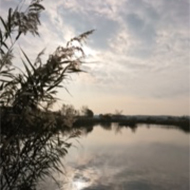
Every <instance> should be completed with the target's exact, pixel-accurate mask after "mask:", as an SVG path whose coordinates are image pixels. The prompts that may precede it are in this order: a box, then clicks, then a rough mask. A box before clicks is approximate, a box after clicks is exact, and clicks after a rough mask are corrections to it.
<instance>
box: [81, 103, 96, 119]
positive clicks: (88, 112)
mask: <svg viewBox="0 0 190 190" xmlns="http://www.w3.org/2000/svg"><path fill="white" fill-rule="evenodd" d="M81 111H82V113H83V115H84V116H86V117H93V116H94V113H93V111H92V110H90V109H89V108H88V107H87V106H83V107H82V110H81Z"/></svg>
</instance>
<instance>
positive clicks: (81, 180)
mask: <svg viewBox="0 0 190 190" xmlns="http://www.w3.org/2000/svg"><path fill="white" fill-rule="evenodd" d="M67 172H68V173H67V174H68V176H67V177H68V178H67V179H68V180H67V183H66V184H65V186H64V189H66V190H82V189H84V188H87V187H90V186H92V185H93V184H94V182H95V181H96V180H97V179H98V176H99V175H98V172H97V170H96V169H95V168H94V167H93V168H91V167H88V168H86V167H85V168H78V169H76V168H72V167H70V168H68V169H67Z"/></svg>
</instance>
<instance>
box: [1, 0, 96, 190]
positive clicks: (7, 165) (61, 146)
mask: <svg viewBox="0 0 190 190" xmlns="http://www.w3.org/2000/svg"><path fill="white" fill-rule="evenodd" d="M22 3H23V2H21V3H20V4H19V5H18V6H17V7H16V9H15V10H14V11H13V10H12V9H11V8H10V9H9V11H8V17H7V20H5V19H3V18H2V17H0V22H1V26H2V27H1V28H0V52H1V57H0V101H1V106H0V109H1V110H0V114H1V115H0V119H1V120H0V124H1V134H0V137H1V142H0V151H1V156H0V165H1V169H0V180H1V189H3V190H4V189H23V190H24V189H36V184H37V182H38V180H39V179H43V178H44V177H45V176H47V175H51V172H52V170H55V171H59V172H62V170H61V169H60V166H61V165H62V164H61V157H62V156H64V155H65V154H66V153H67V149H68V148H69V147H70V146H71V144H70V143H69V142H68V140H69V139H70V138H74V137H78V136H79V135H80V133H81V129H75V128H73V127H72V123H73V119H70V118H72V117H71V116H72V114H73V116H74V115H75V113H74V112H73V113H72V114H70V116H69V117H68V115H64V114H63V113H62V112H61V111H57V112H52V111H50V107H51V105H53V103H55V102H56V100H57V98H56V93H57V88H65V87H64V86H62V82H63V81H64V80H65V79H67V77H68V76H69V75H70V74H72V73H78V72H82V70H81V69H80V65H81V64H82V60H83V58H85V55H84V52H83V50H82V48H81V46H80V45H79V46H74V45H73V41H78V42H79V44H81V43H82V40H84V39H85V38H87V36H88V35H89V34H91V33H92V32H93V30H91V31H88V32H86V33H84V34H81V35H79V36H78V37H75V38H73V39H71V40H70V41H69V42H68V43H67V44H66V46H65V47H58V48H57V49H56V50H55V52H54V53H53V54H51V55H50V56H49V58H48V60H47V61H46V62H45V63H44V62H43V60H42V59H41V55H42V54H43V52H44V50H43V51H41V52H40V53H39V54H38V56H37V57H36V60H35V62H34V63H33V62H31V60H30V58H29V57H28V56H27V55H26V53H25V52H24V51H23V50H22V48H20V49H21V52H22V54H23V57H24V58H23V59H22V63H23V65H24V68H25V71H24V72H23V71H20V70H18V69H16V68H17V67H16V65H14V64H13V63H12V59H13V57H14V54H13V48H14V47H15V43H16V42H17V40H18V39H19V38H20V37H21V36H22V35H26V34H27V33H28V32H30V33H32V34H33V35H34V36H35V35H39V33H38V26H39V24H40V20H39V17H40V13H41V11H42V10H44V7H43V5H42V4H41V1H40V0H33V1H32V2H31V3H30V4H29V6H28V7H27V8H26V10H24V11H22V10H21V7H22ZM76 52H77V54H76ZM66 90H67V89H66Z"/></svg>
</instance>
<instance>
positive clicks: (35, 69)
mask: <svg viewBox="0 0 190 190" xmlns="http://www.w3.org/2000/svg"><path fill="white" fill-rule="evenodd" d="M20 49H21V51H22V53H23V54H24V57H25V58H26V60H27V61H28V63H29V64H30V66H31V67H32V69H33V71H34V72H35V71H36V69H35V68H34V66H33V64H32V63H31V61H30V59H29V58H28V56H27V55H26V53H25V52H24V51H23V50H22V48H20Z"/></svg>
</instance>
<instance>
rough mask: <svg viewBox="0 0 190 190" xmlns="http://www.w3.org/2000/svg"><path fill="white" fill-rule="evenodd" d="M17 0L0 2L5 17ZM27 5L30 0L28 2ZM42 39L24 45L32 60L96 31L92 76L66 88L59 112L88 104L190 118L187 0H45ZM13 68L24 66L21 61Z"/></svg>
mask: <svg viewBox="0 0 190 190" xmlns="http://www.w3.org/2000/svg"><path fill="white" fill-rule="evenodd" d="M18 2H19V0H0V10H1V13H0V14H1V15H2V16H3V17H5V16H6V15H7V10H8V8H9V7H15V6H16V5H17V4H18ZM26 2H27V0H26ZM42 4H43V5H44V7H45V11H44V12H42V14H41V17H40V18H41V26H40V27H39V33H40V37H33V36H32V35H30V34H29V35H26V36H24V37H23V38H22V40H20V41H19V44H20V46H21V47H23V48H24V50H25V52H26V53H27V55H28V56H29V57H30V58H31V59H33V58H35V57H36V55H37V54H38V53H39V52H40V51H41V50H42V49H43V48H44V47H46V52H45V55H46V56H48V55H49V54H50V53H52V52H54V51H55V49H56V47H57V46H59V45H61V46H65V44H66V42H67V41H69V40H70V39H71V38H73V37H74V36H77V35H79V34H81V33H83V32H86V31H88V30H91V29H95V32H94V33H93V34H92V35H91V36H89V38H88V40H87V42H86V44H85V45H84V50H85V53H86V55H87V56H86V60H85V64H83V66H82V68H83V69H84V70H85V71H87V73H80V74H79V75H75V76H72V79H71V80H69V81H65V82H64V85H65V86H66V87H67V89H68V90H69V92H70V94H68V93H67V92H66V91H65V89H60V90H59V93H58V97H59V98H60V99H61V100H60V101H58V102H57V103H56V104H55V109H59V108H61V105H62V104H63V103H64V104H72V105H74V106H75V107H76V108H77V109H80V108H81V107H82V106H83V105H86V106H88V107H89V108H90V109H92V110H93V111H94V113H95V114H99V113H114V112H115V110H119V111H122V113H123V114H127V115H189V114H190V102H189V95H190V93H189V87H190V85H189V83H190V76H189V71H190V65H189V63H190V59H189V58H190V57H189V55H188V52H189V42H190V35H189V34H190V33H189V31H190V3H189V0H120V1H118V0H104V1H101V0H96V1H91V0H56V1H51V0H46V1H43V2H42ZM15 63H16V64H18V66H19V67H21V68H22V66H21V64H20V61H19V59H18V58H17V57H16V58H15Z"/></svg>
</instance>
